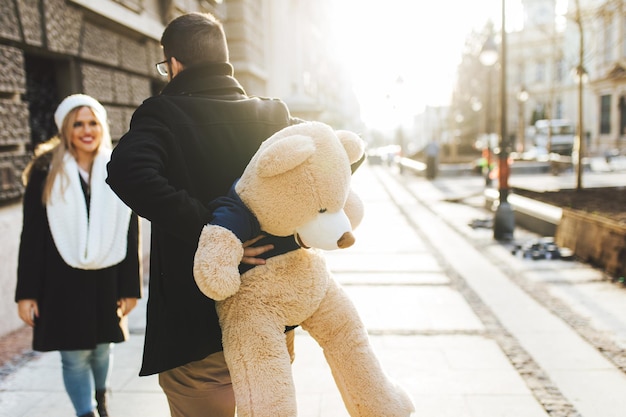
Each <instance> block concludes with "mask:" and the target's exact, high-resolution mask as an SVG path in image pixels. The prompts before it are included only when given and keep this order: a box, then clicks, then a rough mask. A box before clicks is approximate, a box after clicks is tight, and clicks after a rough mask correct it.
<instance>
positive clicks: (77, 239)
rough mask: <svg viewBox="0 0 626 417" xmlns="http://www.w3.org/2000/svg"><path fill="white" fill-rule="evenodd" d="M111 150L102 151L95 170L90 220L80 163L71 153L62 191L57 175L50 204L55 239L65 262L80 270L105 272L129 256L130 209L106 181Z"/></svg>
mask: <svg viewBox="0 0 626 417" xmlns="http://www.w3.org/2000/svg"><path fill="white" fill-rule="evenodd" d="M110 158H111V151H110V150H107V149H102V148H100V150H99V151H98V154H97V155H96V157H95V159H94V162H93V167H92V169H91V199H90V204H89V217H88V216H87V205H86V204H85V195H84V194H83V189H82V187H81V184H80V175H79V173H78V164H77V163H76V160H75V159H74V157H73V156H72V155H71V154H70V153H69V152H68V153H66V154H65V157H64V159H63V163H64V165H65V173H66V174H67V178H68V179H69V184H68V183H67V182H68V181H63V182H64V183H66V184H65V185H66V187H65V192H63V191H62V187H61V182H62V180H63V179H62V178H61V177H62V175H57V177H56V178H55V180H54V184H53V185H52V190H51V191H52V192H51V193H50V199H49V201H48V204H47V212H48V223H49V224H50V231H51V232H52V238H53V239H54V243H55V245H56V247H57V250H58V251H59V253H60V254H61V257H62V258H63V260H64V261H65V262H66V263H67V264H68V265H70V266H72V267H74V268H78V269H102V268H106V267H109V266H113V265H116V264H118V263H120V262H121V261H123V260H124V258H125V257H126V246H127V236H128V225H129V224H130V214H131V211H130V209H129V208H128V207H127V206H126V205H125V204H124V203H123V202H122V201H121V200H120V199H119V198H118V197H117V195H115V193H114V192H113V191H112V190H111V188H110V187H109V186H108V184H107V183H106V182H105V175H106V164H107V162H108V161H109V159H110Z"/></svg>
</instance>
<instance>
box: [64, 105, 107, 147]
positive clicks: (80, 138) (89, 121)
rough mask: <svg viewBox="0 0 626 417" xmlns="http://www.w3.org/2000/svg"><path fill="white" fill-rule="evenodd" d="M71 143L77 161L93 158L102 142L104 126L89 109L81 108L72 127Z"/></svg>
mask: <svg viewBox="0 0 626 417" xmlns="http://www.w3.org/2000/svg"><path fill="white" fill-rule="evenodd" d="M71 142H72V146H73V147H74V150H75V152H76V156H77V159H80V157H81V156H93V154H95V153H96V151H97V150H98V148H99V147H100V142H102V126H101V125H100V123H99V122H98V119H97V118H96V116H94V114H93V112H92V111H91V109H90V108H89V107H81V108H80V109H79V110H78V112H76V119H75V120H74V124H73V125H72V127H71Z"/></svg>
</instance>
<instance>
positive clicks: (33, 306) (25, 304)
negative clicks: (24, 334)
mask: <svg viewBox="0 0 626 417" xmlns="http://www.w3.org/2000/svg"><path fill="white" fill-rule="evenodd" d="M17 314H18V315H19V316H20V318H21V319H22V321H23V322H24V323H26V324H27V325H29V326H30V327H35V318H36V317H39V305H38V304H37V300H30V299H29V300H19V301H18V302H17Z"/></svg>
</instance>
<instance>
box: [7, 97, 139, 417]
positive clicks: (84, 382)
mask: <svg viewBox="0 0 626 417" xmlns="http://www.w3.org/2000/svg"><path fill="white" fill-rule="evenodd" d="M54 119H55V122H56V125H57V127H58V129H59V133H58V135H57V136H55V137H53V138H52V139H50V140H49V141H47V142H45V143H43V144H41V145H40V146H38V147H37V150H36V151H35V157H34V158H33V160H32V161H31V162H30V164H29V165H28V167H27V168H26V170H25V172H24V181H25V183H26V191H25V193H24V201H23V203H24V206H23V211H24V218H23V227H22V234H21V241H20V248H19V259H18V269H17V286H16V291H15V301H16V302H17V306H18V314H19V316H20V318H21V319H22V320H23V321H24V322H25V323H26V324H27V325H29V326H31V327H33V349H34V350H36V351H54V350H58V351H60V353H61V363H62V369H63V382H64V384H65V390H66V391H67V393H68V395H69V397H70V400H71V401H72V404H73V406H74V409H75V411H76V415H77V416H81V417H95V416H96V414H95V411H96V408H97V411H98V415H99V416H100V417H105V416H108V412H107V408H106V391H107V389H108V377H109V370H110V368H111V365H112V356H113V355H112V343H119V342H123V341H124V340H126V337H127V334H128V331H127V319H126V315H127V314H128V313H129V312H130V311H131V310H132V309H133V308H134V307H135V305H136V303H137V298H139V297H140V296H141V279H140V260H139V239H138V226H139V224H138V218H137V216H136V215H135V214H133V213H131V210H130V209H129V208H128V207H127V206H126V205H124V204H123V203H122V202H121V201H120V200H119V199H118V197H117V196H116V195H115V193H113V191H111V189H110V188H109V186H108V185H107V184H106V182H105V178H106V164H107V162H108V161H109V159H110V154H111V137H110V135H109V127H108V124H107V116H106V110H105V109H104V107H103V106H102V105H101V104H100V103H99V102H98V101H97V100H95V99H94V98H92V97H90V96H87V95H83V94H75V95H71V96H69V97H67V98H65V99H64V100H63V101H62V102H61V104H60V105H59V107H58V108H57V110H56V112H55V114H54Z"/></svg>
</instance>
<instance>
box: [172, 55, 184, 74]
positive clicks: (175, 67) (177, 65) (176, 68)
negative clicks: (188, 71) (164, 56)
mask: <svg viewBox="0 0 626 417" xmlns="http://www.w3.org/2000/svg"><path fill="white" fill-rule="evenodd" d="M170 68H171V71H170V80H171V79H172V78H174V77H176V76H177V75H178V74H180V72H181V71H182V70H184V69H185V66H184V65H183V64H182V62H180V61H179V60H177V59H176V58H174V57H171V58H170Z"/></svg>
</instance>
